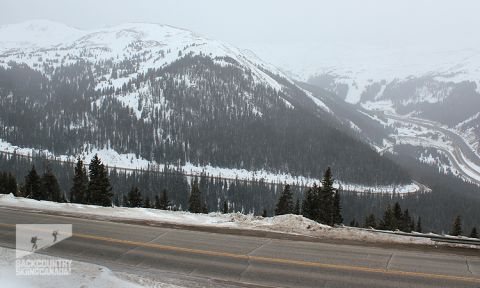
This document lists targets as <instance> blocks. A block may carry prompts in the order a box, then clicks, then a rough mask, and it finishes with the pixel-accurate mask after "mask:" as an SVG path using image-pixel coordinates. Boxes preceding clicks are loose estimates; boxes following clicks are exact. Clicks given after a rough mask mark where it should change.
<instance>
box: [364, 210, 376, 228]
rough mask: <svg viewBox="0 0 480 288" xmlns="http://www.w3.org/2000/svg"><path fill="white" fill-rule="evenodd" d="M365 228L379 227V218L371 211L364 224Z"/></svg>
mask: <svg viewBox="0 0 480 288" xmlns="http://www.w3.org/2000/svg"><path fill="white" fill-rule="evenodd" d="M363 227H364V228H370V227H372V228H374V229H375V228H377V220H376V219H375V215H373V214H372V213H370V214H369V215H368V216H367V217H365V224H364V225H363Z"/></svg>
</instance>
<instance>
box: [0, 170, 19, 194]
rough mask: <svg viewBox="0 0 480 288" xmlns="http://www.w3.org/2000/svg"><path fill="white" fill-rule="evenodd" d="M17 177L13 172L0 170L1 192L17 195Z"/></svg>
mask: <svg viewBox="0 0 480 288" xmlns="http://www.w3.org/2000/svg"><path fill="white" fill-rule="evenodd" d="M17 191H18V187H17V179H16V178H15V175H13V174H12V173H11V172H0V194H13V195H17Z"/></svg>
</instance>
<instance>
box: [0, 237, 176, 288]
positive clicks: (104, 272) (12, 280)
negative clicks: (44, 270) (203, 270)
mask: <svg viewBox="0 0 480 288" xmlns="http://www.w3.org/2000/svg"><path fill="white" fill-rule="evenodd" d="M26 257H27V260H35V259H37V260H47V261H50V260H59V259H60V258H57V257H52V256H48V255H43V254H42V255H40V254H31V255H28V256H26ZM0 279H1V284H0V286H1V287H2V288H51V287H81V288H87V287H98V288H113V287H122V288H141V287H155V288H181V287H184V286H179V285H175V284H170V283H162V282H159V281H158V280H156V279H155V280H154V279H150V278H146V277H145V276H138V275H133V274H127V273H124V272H122V273H117V272H112V271H111V270H109V269H108V268H106V267H103V266H99V265H95V264H90V263H84V262H79V261H72V264H71V274H70V275H61V276H16V275H15V250H14V249H8V248H3V247H0ZM73 283H74V286H72V284H73Z"/></svg>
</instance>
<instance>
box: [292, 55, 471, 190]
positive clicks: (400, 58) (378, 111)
mask: <svg viewBox="0 0 480 288" xmlns="http://www.w3.org/2000/svg"><path fill="white" fill-rule="evenodd" d="M319 51H320V52H321V51H326V53H324V54H322V53H320V52H319V53H318V54H308V53H307V54H308V55H309V56H310V57H311V60H310V61H309V63H304V62H302V61H300V63H299V64H295V65H293V66H292V65H289V64H285V66H283V67H284V70H288V71H290V73H289V74H290V75H294V77H296V78H298V79H303V80H305V81H307V80H308V82H309V83H310V84H311V85H313V86H317V87H320V88H322V89H325V90H328V91H330V92H332V93H334V94H336V95H337V96H338V97H339V98H340V99H343V100H345V102H347V103H351V104H352V105H354V106H355V107H356V108H355V109H356V110H357V111H359V112H361V113H363V114H365V115H368V116H369V117H370V118H371V120H373V121H375V122H376V123H378V124H380V125H382V126H383V127H385V128H386V129H388V131H387V134H388V136H385V135H383V136H381V137H383V138H384V139H383V140H380V141H379V139H377V141H376V145H377V146H378V149H379V150H380V151H385V150H389V149H391V148H392V147H394V146H397V145H403V144H411V145H414V146H421V147H424V148H429V149H434V150H438V147H443V148H444V149H443V150H442V151H441V152H442V153H447V154H450V156H449V157H450V158H451V157H452V155H453V154H451V151H454V150H456V149H457V146H458V145H459V144H458V141H459V139H460V138H461V139H463V140H462V142H464V144H462V145H461V146H468V147H469V149H468V150H465V151H463V154H465V155H467V154H470V153H473V154H471V157H467V158H468V159H469V160H470V161H472V163H473V164H475V167H473V166H472V167H470V168H471V169H470V168H469V169H467V170H469V171H470V170H472V169H473V170H475V171H477V172H474V174H475V179H480V164H479V163H480V161H479V160H478V159H480V150H479V149H480V147H479V142H480V119H479V117H478V113H479V112H480V49H457V50H443V51H442V50H441V48H438V47H423V48H411V49H398V50H392V49H378V48H371V49H361V48H358V49H357V47H352V48H349V49H342V48H341V47H339V49H338V51H328V49H324V50H319ZM332 55H334V57H332ZM296 65H299V66H296ZM285 67H286V68H285ZM385 114H389V115H393V116H394V117H396V118H389V117H386V116H388V115H385ZM398 116H409V117H415V118H417V119H419V120H420V121H425V123H426V125H423V124H422V123H420V122H417V123H412V122H409V121H403V120H404V119H403V118H399V117H398ZM346 117H348V116H346ZM353 123H354V124H355V125H357V123H355V120H353ZM419 123H420V124H422V125H420V126H419ZM357 126H358V125H357ZM433 127H436V128H435V129H434V128H433ZM442 129H443V132H442ZM445 129H447V130H451V132H452V133H455V134H457V136H458V137H460V138H458V137H457V136H454V135H450V136H451V137H453V138H455V141H453V140H452V141H451V140H445V141H441V139H447V138H451V137H447V136H445V135H444V134H445V133H444V132H445V131H446V130H445ZM448 133H450V132H448ZM448 133H447V134H448ZM377 135H378V133H377ZM457 138H458V139H457ZM439 139H440V140H439ZM446 147H448V149H447V148H446ZM445 149H446V150H445ZM447 150H448V152H447ZM423 154H425V152H424V153H423ZM427 155H428V153H427ZM424 156H425V155H422V154H421V153H420V154H419V155H416V157H418V158H419V159H420V160H422V159H423V160H424V159H425V157H424ZM443 158H444V159H447V158H448V157H443ZM457 158H458V159H450V162H452V161H453V162H456V163H455V164H452V163H450V162H449V161H447V162H445V161H444V162H443V163H439V168H441V169H443V168H444V167H448V169H449V170H453V171H457V172H458V171H460V170H462V169H459V165H461V162H462V161H463V160H462V159H461V157H457ZM423 160H422V161H423ZM460 172H461V171H460ZM460 174H462V173H460ZM468 174H469V175H467V174H464V175H465V176H467V178H468V179H471V176H472V173H470V172H469V173H468ZM477 181H478V180H477Z"/></svg>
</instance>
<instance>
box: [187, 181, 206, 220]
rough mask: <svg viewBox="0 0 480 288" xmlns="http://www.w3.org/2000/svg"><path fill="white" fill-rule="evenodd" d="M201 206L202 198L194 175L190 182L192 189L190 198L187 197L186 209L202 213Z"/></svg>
mask: <svg viewBox="0 0 480 288" xmlns="http://www.w3.org/2000/svg"><path fill="white" fill-rule="evenodd" d="M202 206H203V205H202V198H201V194H200V189H199V188H198V178H197V177H195V180H194V181H193V183H192V190H191V191H190V199H188V211H190V212H192V213H202V211H203V207H202Z"/></svg>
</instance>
